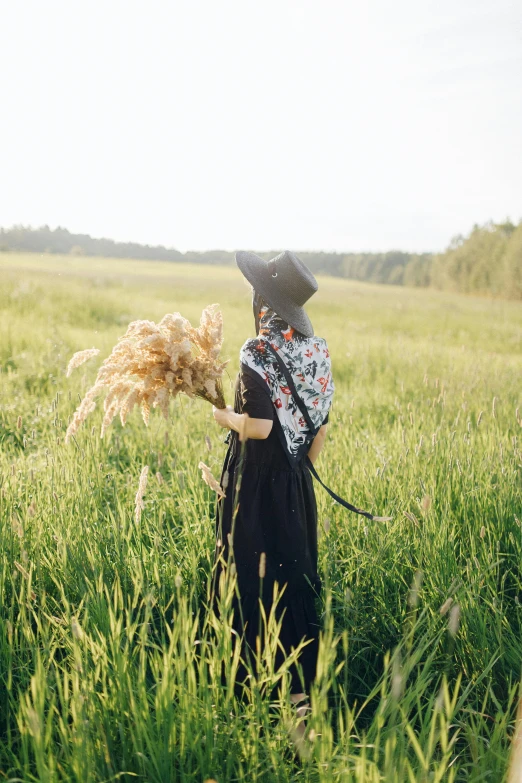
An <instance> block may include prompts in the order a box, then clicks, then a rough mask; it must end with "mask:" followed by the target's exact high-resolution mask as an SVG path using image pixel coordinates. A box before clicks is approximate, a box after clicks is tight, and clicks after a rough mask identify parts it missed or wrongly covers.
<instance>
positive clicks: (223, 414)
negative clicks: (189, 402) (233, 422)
mask: <svg viewBox="0 0 522 783" xmlns="http://www.w3.org/2000/svg"><path fill="white" fill-rule="evenodd" d="M233 410H234V409H233V407H232V405H227V407H226V408H216V406H215V405H213V406H212V412H213V413H214V418H215V420H216V421H217V423H218V424H219V426H220V427H223V428H228V429H230V425H229V423H228V422H229V418H228V414H229V413H230V412H231V411H232V412H233Z"/></svg>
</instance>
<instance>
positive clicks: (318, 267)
mask: <svg viewBox="0 0 522 783" xmlns="http://www.w3.org/2000/svg"><path fill="white" fill-rule="evenodd" d="M2 251H4V252H5V251H20V252H31V253H62V254H69V255H85V256H103V257H107V258H136V259H144V260H156V261H170V262H174V263H176V262H179V261H185V262H189V263H196V264H233V263H234V253H230V252H227V251H225V250H209V251H206V252H202V253H200V252H196V251H189V252H187V253H180V252H179V251H178V250H174V249H172V248H166V247H163V246H161V245H154V246H152V245H140V244H137V243H135V242H114V241H113V240H112V239H94V238H93V237H91V236H89V235H88V234H71V233H70V232H69V231H68V230H67V229H66V228H61V227H58V228H56V229H54V230H53V229H50V228H49V226H41V227H40V228H31V227H30V226H13V227H12V228H7V229H4V228H0V252H2ZM278 252H279V251H277V250H274V251H271V252H268V253H259V255H260V256H262V257H263V258H265V259H269V258H272V257H273V256H274V255H276V254H277V253H278ZM299 257H300V258H302V260H303V261H304V262H305V264H307V266H308V267H309V268H310V269H311V270H312V272H314V273H318V274H319V273H320V274H326V275H333V276H335V277H346V278H350V279H352V280H361V281H365V282H369V283H385V284H389V285H407V286H422V287H428V286H430V287H433V288H439V289H445V290H452V291H459V292H462V293H476V294H489V295H493V296H499V297H505V298H508V299H522V220H521V221H520V222H519V223H518V225H515V224H514V223H512V222H511V221H510V220H506V221H505V222H504V223H493V222H491V221H490V222H488V223H485V224H484V225H481V226H479V225H475V226H474V227H473V229H472V231H471V232H470V233H469V235H468V236H463V235H458V236H456V237H454V238H453V239H452V240H451V242H450V244H449V246H448V248H447V250H446V251H445V252H444V253H420V254H419V253H404V252H402V251H400V250H390V251H389V252H387V253H322V252H299Z"/></svg>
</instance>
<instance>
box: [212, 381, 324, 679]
mask: <svg viewBox="0 0 522 783" xmlns="http://www.w3.org/2000/svg"><path fill="white" fill-rule="evenodd" d="M234 410H235V411H236V412H237V413H243V412H245V413H247V414H248V415H249V416H250V417H251V418H259V419H271V420H272V421H273V426H272V430H271V432H270V435H269V436H268V438H266V439H265V440H254V439H249V440H247V441H246V443H245V449H244V452H243V455H242V456H241V453H240V452H241V446H242V444H241V443H240V441H239V438H238V434H237V433H236V432H234V431H231V433H230V438H229V446H228V451H227V453H226V457H225V461H224V465H223V472H222V475H221V486H222V487H223V489H224V491H225V493H226V497H225V498H220V499H219V500H218V502H217V510H216V551H215V559H214V581H213V585H214V599H215V589H216V585H218V584H219V575H220V573H221V570H222V568H223V566H222V564H221V560H220V559H219V558H218V555H219V553H221V554H222V555H223V558H224V560H225V562H228V557H229V544H230V540H229V534H230V539H231V540H232V543H233V561H234V562H235V565H236V573H237V580H238V588H239V593H240V597H241V600H240V605H238V601H237V597H235V598H234V603H233V606H234V620H233V624H234V628H235V630H236V631H237V632H238V634H239V635H240V636H242V639H243V648H242V651H241V652H242V657H245V651H246V647H245V643H246V645H248V646H249V648H250V649H251V650H255V649H256V642H255V640H256V635H257V634H258V628H259V626H258V622H259V600H258V599H259V596H260V595H261V597H262V601H263V605H264V607H265V612H266V616H267V617H268V615H269V611H270V607H271V604H272V600H273V598H272V597H273V586H274V582H278V583H279V587H280V588H282V586H283V585H286V587H285V589H284V591H283V594H282V596H281V598H280V600H279V602H278V603H277V607H276V617H277V619H278V620H279V619H280V618H281V615H283V620H282V626H281V632H280V636H279V639H280V641H281V643H282V645H283V647H284V648H285V652H286V653H287V654H288V653H290V651H291V648H292V646H293V647H297V646H298V644H299V642H300V641H301V639H302V638H303V637H304V638H305V639H309V640H311V641H310V642H309V643H308V644H306V646H305V647H304V648H303V650H302V652H301V654H300V656H299V659H298V660H299V663H300V665H301V666H302V668H303V678H304V688H303V684H302V683H301V680H300V678H299V675H298V672H297V669H296V667H295V666H292V668H291V676H292V683H291V688H290V690H291V692H292V693H300V692H302V691H303V690H304V691H305V692H306V693H309V687H310V683H311V681H312V680H313V679H314V677H315V672H316V663H317V652H318V643H319V638H318V637H319V628H320V624H319V619H318V615H317V609H316V599H317V598H318V596H319V594H320V591H321V587H322V582H321V579H320V577H319V575H318V573H317V506H316V501H315V494H314V487H313V478H312V476H311V474H310V471H309V470H308V468H307V467H306V466H305V463H304V459H303V460H301V462H300V463H298V464H297V466H296V467H295V468H292V466H291V465H290V462H289V460H288V458H287V456H286V453H285V451H284V448H283V446H282V441H283V439H282V438H281V437H280V435H281V433H278V431H277V428H278V427H280V426H281V425H280V424H279V419H278V418H277V416H276V415H275V411H274V406H273V403H272V400H271V398H270V394H269V391H268V388H267V387H266V385H265V384H264V383H263V380H262V379H261V378H260V377H259V376H258V375H257V373H248V372H245V371H241V372H240V374H239V376H238V379H237V382H236V390H235V400H234ZM327 420H328V416H326V418H325V420H324V422H323V423H326V422H327ZM240 475H241V479H240V486H239V489H237V483H238V478H239V476H240ZM234 510H236V517H235V520H234V521H233V513H234ZM232 527H233V528H234V529H233V535H231V534H232ZM262 552H264V553H265V556H266V569H265V576H264V578H263V581H262V590H260V576H259V565H260V557H261V553H262ZM214 608H215V609H216V610H217V604H216V603H214ZM282 659H283V653H282V651H281V650H278V653H277V656H276V668H277V667H278V666H279V665H280V663H281V661H282ZM245 675H246V671H245V669H244V667H241V670H240V672H239V674H238V680H240V679H243V678H244V676H245Z"/></svg>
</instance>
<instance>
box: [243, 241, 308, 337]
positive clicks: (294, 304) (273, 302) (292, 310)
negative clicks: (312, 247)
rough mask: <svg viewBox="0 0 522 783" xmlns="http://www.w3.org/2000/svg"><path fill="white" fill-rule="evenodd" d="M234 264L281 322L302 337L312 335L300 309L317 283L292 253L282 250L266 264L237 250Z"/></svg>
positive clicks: (253, 254) (305, 317)
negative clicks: (284, 322) (279, 317)
mask: <svg viewBox="0 0 522 783" xmlns="http://www.w3.org/2000/svg"><path fill="white" fill-rule="evenodd" d="M236 264H237V265H238V267H239V268H240V270H241V271H242V273H243V274H244V276H245V277H246V279H247V280H248V282H249V283H251V284H252V285H253V287H254V290H255V291H257V293H258V294H260V295H261V296H262V297H263V299H264V300H265V301H266V302H267V303H268V304H269V305H270V307H271V308H272V310H274V312H276V313H277V314H278V315H279V316H281V318H282V319H283V321H286V323H287V324H289V325H290V326H293V327H294V329H297V331H298V332H301V334H304V335H305V337H313V336H314V328H313V326H312V323H311V321H310V319H309V318H308V316H307V314H306V313H305V311H304V309H303V305H304V303H305V302H307V301H308V299H310V297H311V296H312V295H313V294H315V292H316V291H317V289H318V287H319V286H318V285H317V280H316V279H315V277H314V276H313V274H312V273H311V272H310V270H309V269H308V267H307V266H305V264H303V262H302V261H301V259H300V258H298V257H297V256H296V254H295V253H291V252H290V251H289V250H285V251H283V252H282V253H280V254H279V255H278V256H275V258H271V259H270V261H264V260H263V259H262V258H261V257H260V256H258V255H256V254H255V253H250V252H248V251H244V250H241V251H239V252H238V253H236Z"/></svg>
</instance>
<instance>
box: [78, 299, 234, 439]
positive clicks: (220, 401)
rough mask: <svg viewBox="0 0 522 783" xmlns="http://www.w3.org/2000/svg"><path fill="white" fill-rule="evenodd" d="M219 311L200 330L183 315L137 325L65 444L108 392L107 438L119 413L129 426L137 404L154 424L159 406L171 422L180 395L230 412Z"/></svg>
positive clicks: (206, 314)
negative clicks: (172, 402) (174, 399)
mask: <svg viewBox="0 0 522 783" xmlns="http://www.w3.org/2000/svg"><path fill="white" fill-rule="evenodd" d="M218 307H219V305H217V304H212V305H209V306H208V307H205V309H204V310H203V313H202V314H201V320H200V323H199V327H197V328H194V327H193V326H191V324H190V322H189V321H187V319H186V318H183V316H182V315H180V313H168V314H167V315H165V316H164V317H163V318H162V319H161V321H160V322H159V323H158V324H155V323H154V321H132V323H130V324H129V326H128V327H127V331H126V332H125V334H124V335H123V337H120V338H119V340H118V342H117V344H116V345H115V346H114V348H113V349H112V353H111V354H110V356H108V357H107V359H105V361H104V362H103V364H102V366H101V367H100V369H99V371H98V375H97V377H96V381H95V383H94V386H92V387H91V388H90V389H89V391H88V392H87V394H86V395H85V397H84V398H83V400H82V401H81V403H80V405H79V406H78V408H77V409H76V411H75V413H74V416H73V418H72V421H71V423H70V424H69V426H68V428H67V432H66V434H65V442H66V443H67V442H68V441H69V438H70V437H71V436H72V435H75V434H76V432H77V431H78V429H79V428H80V426H81V424H82V423H83V422H84V421H85V419H86V418H87V416H88V415H89V413H91V412H92V411H93V410H94V408H95V407H96V401H95V398H96V397H97V396H98V395H99V394H101V393H102V392H103V391H107V395H106V397H105V401H104V414H105V415H104V417H103V423H102V428H101V437H102V438H103V435H104V433H105V431H106V430H107V427H109V425H110V424H111V422H112V420H113V419H114V417H115V416H116V415H117V414H118V413H119V416H120V421H121V423H122V425H125V423H126V421H127V417H128V415H129V413H130V412H131V411H132V409H133V408H134V406H135V405H139V406H140V407H141V413H142V416H143V420H144V422H145V424H148V422H149V415H150V410H151V408H156V407H158V408H159V409H160V410H161V412H162V413H163V416H164V417H165V418H166V419H167V418H168V410H169V402H170V399H171V398H172V397H176V395H178V394H179V393H180V392H183V393H184V394H187V395H188V396H189V397H201V398H202V399H204V400H207V401H208V402H211V403H212V404H213V405H215V406H216V407H217V408H225V407H226V406H225V398H224V395H223V387H222V383H221V377H222V375H223V369H224V367H225V365H226V362H220V361H219V352H220V350H221V345H222V343H223V316H222V315H221V312H220V311H219V310H218V309H217V308H218ZM92 350H96V349H92ZM79 353H80V354H82V353H83V354H85V353H87V352H86V351H80V352H79ZM78 355H79V354H75V356H78ZM73 359H74V356H73ZM73 359H71V362H72V361H73ZM69 364H70V363H69ZM74 366H77V364H75V365H74Z"/></svg>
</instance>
